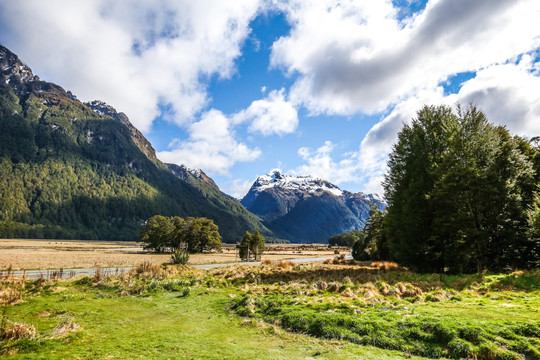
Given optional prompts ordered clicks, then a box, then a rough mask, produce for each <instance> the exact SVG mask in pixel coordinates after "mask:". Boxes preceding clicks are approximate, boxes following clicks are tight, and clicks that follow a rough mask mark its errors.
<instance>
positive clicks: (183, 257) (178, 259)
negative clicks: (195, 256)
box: [171, 250, 189, 265]
mask: <svg viewBox="0 0 540 360" xmlns="http://www.w3.org/2000/svg"><path fill="white" fill-rule="evenodd" d="M188 261H189V253H188V252H187V251H180V250H174V252H173V253H172V255H171V262H172V263H173V264H175V265H186V264H187V263H188Z"/></svg>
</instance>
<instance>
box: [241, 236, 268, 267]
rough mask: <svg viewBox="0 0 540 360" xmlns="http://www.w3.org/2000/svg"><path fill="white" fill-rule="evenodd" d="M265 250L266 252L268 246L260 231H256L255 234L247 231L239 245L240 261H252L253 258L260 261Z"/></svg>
mask: <svg viewBox="0 0 540 360" xmlns="http://www.w3.org/2000/svg"><path fill="white" fill-rule="evenodd" d="M264 250H266V245H265V242H264V237H263V236H262V234H261V233H260V232H259V230H255V232H254V233H253V234H251V233H250V232H249V231H246V233H245V234H244V237H243V238H242V242H240V245H239V255H240V259H242V260H246V261H249V260H251V258H252V257H253V258H254V259H255V260H257V259H260V258H261V256H262V254H263V253H264Z"/></svg>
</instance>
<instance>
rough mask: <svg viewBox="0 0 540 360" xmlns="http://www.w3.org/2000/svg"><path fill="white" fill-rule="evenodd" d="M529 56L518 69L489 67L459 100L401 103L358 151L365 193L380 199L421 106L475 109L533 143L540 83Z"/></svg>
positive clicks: (436, 93) (427, 97) (432, 94)
mask: <svg viewBox="0 0 540 360" xmlns="http://www.w3.org/2000/svg"><path fill="white" fill-rule="evenodd" d="M536 66H537V65H536V64H535V63H534V62H533V61H532V58H531V56H530V55H527V54H526V55H524V56H523V58H522V59H521V61H520V62H518V63H506V64H497V65H493V66H489V67H487V68H485V69H482V70H480V71H478V72H477V73H476V76H475V77H473V78H472V79H470V80H468V81H466V82H464V83H463V84H462V86H461V89H460V91H459V92H458V93H457V94H449V95H445V94H444V91H443V89H442V88H441V87H436V88H433V89H430V90H427V89H426V90H423V91H421V92H419V93H418V94H416V95H415V96H411V97H409V98H408V99H406V100H404V101H402V102H400V103H399V104H398V105H397V106H395V107H394V108H393V110H392V111H391V112H390V113H389V114H388V115H387V116H385V117H384V118H383V119H382V120H381V121H380V122H379V123H377V124H375V125H374V126H373V127H372V128H371V129H370V130H369V132H368V133H367V135H366V136H365V137H364V139H363V140H362V142H361V144H360V148H359V151H358V154H357V156H358V159H359V162H358V164H357V170H356V173H357V174H358V180H359V181H363V182H364V189H365V191H367V192H377V193H382V186H381V184H380V183H381V181H382V179H383V178H384V173H385V172H386V162H387V160H388V154H389V153H390V151H391V150H392V146H393V144H394V143H396V141H397V134H398V132H399V131H400V130H401V128H402V127H403V124H409V123H410V121H411V120H412V119H413V118H414V117H416V113H417V111H418V110H419V109H420V108H421V107H422V106H423V105H438V104H445V105H448V106H454V105H456V104H458V103H460V104H463V105H467V104H469V103H472V104H474V105H476V106H478V107H479V108H480V109H482V110H483V111H484V112H485V114H486V116H487V118H488V120H489V121H490V122H492V123H494V124H496V125H503V126H506V127H507V128H508V130H510V132H512V133H515V134H519V135H522V136H526V137H528V138H531V137H533V136H538V135H539V134H540V121H539V120H538V119H540V98H539V97H538V94H540V78H539V77H538V74H537V73H536V71H535V68H536Z"/></svg>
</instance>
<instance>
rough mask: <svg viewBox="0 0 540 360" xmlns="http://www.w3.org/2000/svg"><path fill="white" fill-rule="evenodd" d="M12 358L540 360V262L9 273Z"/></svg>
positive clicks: (2, 285)
mask: <svg viewBox="0 0 540 360" xmlns="http://www.w3.org/2000/svg"><path fill="white" fill-rule="evenodd" d="M0 301H1V302H2V309H3V310H2V312H3V315H2V322H1V333H0V336H1V341H0V353H1V354H2V355H3V356H4V357H6V358H7V359H39V358H43V359H133V358H140V359H170V358H180V359H183V358H185V359H193V358H195V359H198V358H201V359H202V358H204V359H400V358H469V359H540V313H539V309H540V272H539V271H538V270H536V271H529V272H520V271H517V272H513V273H509V274H476V275H466V276H450V275H441V274H427V275H420V274H415V273H412V272H409V271H407V270H406V269H401V268H399V267H397V266H395V265H394V264H388V263H374V264H369V263H367V264H366V263H354V262H352V261H344V260H342V261H332V262H327V264H310V265H294V264H292V263H290V262H286V261H285V262H272V261H264V262H263V265H261V266H234V267H227V268H219V269H214V270H210V271H203V270H196V269H194V268H191V267H187V266H185V267H181V266H180V267H178V266H159V265H153V264H150V263H146V264H142V265H140V266H139V267H138V268H136V269H134V270H132V271H131V272H129V273H125V274H122V275H117V276H101V275H99V274H98V275H96V276H95V277H81V278H76V279H72V280H67V281H66V280H47V279H41V280H36V281H24V280H20V279H15V278H12V277H9V276H6V277H3V278H2V279H1V281H0Z"/></svg>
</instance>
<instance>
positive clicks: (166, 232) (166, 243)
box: [139, 215, 221, 253]
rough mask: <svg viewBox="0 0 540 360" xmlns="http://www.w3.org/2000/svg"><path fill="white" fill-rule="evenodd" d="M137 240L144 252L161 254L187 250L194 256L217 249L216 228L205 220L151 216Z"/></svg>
mask: <svg viewBox="0 0 540 360" xmlns="http://www.w3.org/2000/svg"><path fill="white" fill-rule="evenodd" d="M139 241H141V242H143V245H144V248H145V249H151V250H154V251H159V252H163V251H165V250H169V251H172V250H187V251H188V252H190V253H197V252H202V251H208V250H213V249H215V250H221V235H220V234H219V228H218V226H217V225H216V224H214V222H213V221H212V220H210V219H207V218H193V217H188V218H186V219H183V218H181V217H178V216H175V217H172V218H168V217H165V216H161V215H155V216H153V217H151V218H150V219H148V221H147V223H146V225H145V226H144V227H143V228H142V230H141V232H140V235H139Z"/></svg>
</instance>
